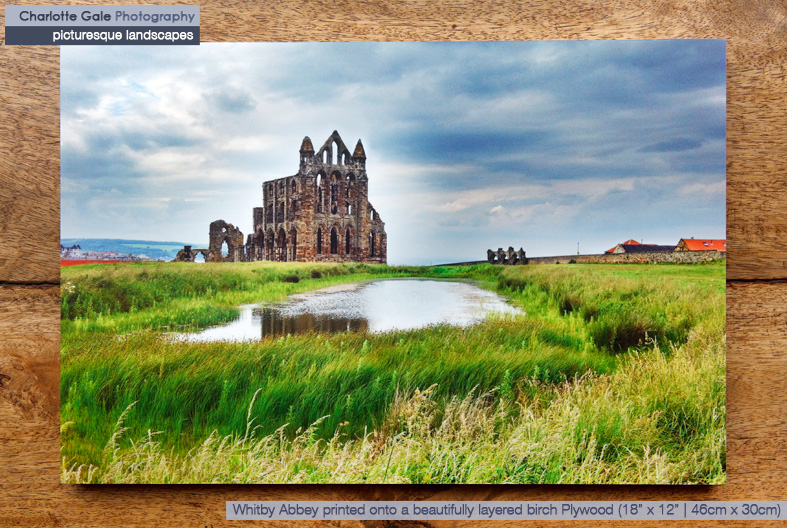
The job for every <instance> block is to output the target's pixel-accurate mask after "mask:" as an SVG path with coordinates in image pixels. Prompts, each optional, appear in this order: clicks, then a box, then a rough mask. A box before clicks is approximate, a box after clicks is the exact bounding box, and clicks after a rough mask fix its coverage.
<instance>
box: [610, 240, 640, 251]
mask: <svg viewBox="0 0 787 528" xmlns="http://www.w3.org/2000/svg"><path fill="white" fill-rule="evenodd" d="M639 245H640V243H639V242H637V241H636V240H634V239H631V240H626V241H625V242H621V243H620V244H618V245H617V246H615V247H613V248H611V249H608V250H606V251H605V252H604V253H614V252H615V250H616V249H617V248H618V246H639Z"/></svg>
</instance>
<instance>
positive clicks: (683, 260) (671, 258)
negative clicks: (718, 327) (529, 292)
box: [528, 251, 727, 264]
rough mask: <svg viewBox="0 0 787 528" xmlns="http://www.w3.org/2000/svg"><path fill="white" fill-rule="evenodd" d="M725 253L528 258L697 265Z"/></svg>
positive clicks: (531, 259) (535, 260)
mask: <svg viewBox="0 0 787 528" xmlns="http://www.w3.org/2000/svg"><path fill="white" fill-rule="evenodd" d="M726 258H727V252H726V251H654V252H651V253H604V254H601V255H564V256H557V257H528V263H529V264H568V263H570V262H572V261H573V262H576V263H577V264H661V263H666V262H670V263H675V264H697V263H699V262H711V261H713V260H720V259H726Z"/></svg>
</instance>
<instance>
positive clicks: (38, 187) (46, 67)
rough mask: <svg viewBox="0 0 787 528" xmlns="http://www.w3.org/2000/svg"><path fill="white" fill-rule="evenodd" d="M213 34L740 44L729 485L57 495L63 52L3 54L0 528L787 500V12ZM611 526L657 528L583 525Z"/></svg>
mask: <svg viewBox="0 0 787 528" xmlns="http://www.w3.org/2000/svg"><path fill="white" fill-rule="evenodd" d="M25 3H28V2H25ZM41 3H49V4H52V3H54V2H52V1H51V0H50V1H45V2H41ZM117 3H118V4H121V3H122V4H128V3H132V2H129V0H124V1H123V2H117ZM201 18H202V41H203V42H215V41H286V40H297V41H303V40H317V41H323V40H538V39H653V38H724V39H727V103H728V104H727V109H728V110H727V111H728V114H727V231H728V235H727V236H728V241H729V242H728V244H729V261H728V269H727V325H728V330H729V331H728V341H727V382H728V392H727V394H728V396H727V409H728V432H727V440H728V454H727V468H728V484H726V485H723V486H716V487H711V486H707V487H694V486H682V487H677V486H675V487H672V486H497V487H496V486H461V487H460V486H163V485H162V486H66V485H60V483H59V471H60V470H59V461H58V459H59V438H58V435H59V399H60V396H59V394H60V392H59V387H60V383H59V381H60V378H59V335H58V332H59V259H58V257H59V255H58V245H59V216H60V212H59V198H60V197H59V189H60V188H59V172H60V162H59V159H60V155H59V74H58V68H59V51H58V48H56V47H49V46H2V47H0V527H8V526H13V527H16V526H42V527H44V526H46V527H50V526H68V527H99V526H117V527H120V526H123V527H132V526H140V527H142V526H144V527H148V526H186V527H200V528H202V527H207V526H216V527H217V526H229V525H231V523H229V522H227V521H225V520H224V511H225V510H224V508H225V506H224V501H226V500H263V499H267V500H288V499H289V500H296V499H304V500H305V499H320V500H359V499H368V500H382V499H387V500H410V499H412V500H427V499H429V500H482V499H485V500H580V499H582V500H593V499H604V500H670V499H676V500H787V391H786V390H785V377H787V354H786V353H785V351H786V350H787V252H786V250H787V215H785V214H784V211H785V210H786V209H785V208H787V174H786V172H787V171H786V170H785V169H786V168H787V49H786V47H785V46H786V45H785V42H787V3H786V2H785V0H707V1H703V2H696V1H693V0H650V1H644V0H640V1H636V0H635V1H631V0H532V1H525V0H505V1H502V0H500V1H499V0H478V1H473V0H402V1H396V0H357V1H350V0H269V1H267V2H251V1H246V2H229V1H210V0H205V2H204V3H203V4H202V8H201ZM0 31H3V30H2V28H0ZM0 36H4V34H2V33H0ZM239 524H241V523H235V525H236V526H237V525H239ZM253 524H255V523H253V522H246V523H242V525H253ZM258 524H264V523H258ZM269 524H272V525H282V526H285V525H293V526H295V525H297V523H285V522H279V523H275V522H274V523H269ZM329 524H330V525H346V526H448V525H452V526H453V525H457V526H460V525H462V526H468V525H470V524H471V523H462V522H415V523H412V522H411V523H395V522H390V523H387V522H366V523H364V522H346V523H337V522H332V523H329ZM492 524H494V526H498V527H502V526H509V525H517V526H519V525H528V526H546V525H551V524H561V523H558V522H553V523H549V522H530V523H526V522H519V523H515V522H496V523H492ZM563 524H565V523H563ZM613 524H614V525H630V526H638V527H639V526H643V525H644V523H641V522H629V523H611V522H608V523H603V522H596V523H587V522H585V523H583V525H593V526H596V525H598V526H600V525H610V526H611V525H613ZM693 524H694V525H696V524H699V523H693ZM704 524H705V525H708V526H711V525H719V526H721V525H724V526H738V525H743V524H744V523H743V522H742V521H741V522H733V521H727V522H707V523H704ZM757 524H758V525H760V526H767V525H768V524H769V523H765V522H760V523H757ZM770 524H773V525H774V526H775V525H776V523H775V522H773V523H770Z"/></svg>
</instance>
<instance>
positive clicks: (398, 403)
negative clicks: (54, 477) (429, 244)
mask: <svg viewBox="0 0 787 528" xmlns="http://www.w3.org/2000/svg"><path fill="white" fill-rule="evenodd" d="M723 348H724V342H723V340H722V341H719V340H718V335H715V334H713V330H709V329H708V328H703V329H701V330H700V331H698V332H697V334H696V336H695V337H693V338H692V339H691V340H690V343H689V344H688V345H687V346H684V347H680V348H675V347H673V348H672V350H670V351H663V350H662V349H660V348H659V347H658V346H657V347H656V348H655V349H654V350H652V351H650V352H648V353H644V354H643V353H636V354H631V355H627V356H626V357H625V358H623V360H622V361H621V362H620V365H619V367H618V369H617V370H616V371H615V372H613V373H611V374H590V373H588V374H585V375H583V376H580V377H575V378H572V379H568V380H565V381H563V382H560V383H556V384H550V383H545V382H543V381H541V380H540V379H538V378H537V377H529V378H522V379H520V380H518V381H517V383H516V389H515V390H514V391H510V390H509V392H508V393H507V394H505V395H501V394H500V393H501V390H502V389H501V388H500V387H497V388H495V389H492V390H491V391H488V392H481V391H478V390H477V389H475V390H470V391H468V392H466V393H465V394H464V395H463V396H461V395H454V396H452V397H450V398H449V399H448V400H446V401H440V400H439V398H437V396H436V394H437V389H438V387H439V385H432V386H430V387H428V388H426V389H423V390H421V389H418V388H416V389H413V390H410V391H402V390H397V391H396V393H395V395H394V398H393V400H392V402H391V403H390V404H389V406H388V408H387V411H386V413H385V416H384V418H383V420H382V422H381V423H380V425H379V427H378V428H376V429H374V430H367V431H365V432H364V434H362V435H357V434H348V432H347V430H348V426H349V425H350V423H348V422H342V423H339V424H337V426H336V427H335V428H334V433H333V435H332V436H330V437H328V438H325V437H323V436H322V435H320V434H319V432H318V431H319V429H320V428H321V427H322V425H323V423H324V421H325V420H326V419H327V417H321V418H318V419H316V420H315V421H314V422H313V423H312V424H310V425H309V426H307V427H305V428H298V429H297V430H296V431H295V432H294V435H291V434H288V432H287V431H288V429H289V427H290V426H289V424H283V425H282V426H281V427H279V428H277V429H276V430H274V431H272V432H270V433H268V434H262V433H261V431H262V427H260V425H259V424H256V423H255V421H254V418H253V416H254V414H255V413H254V408H255V404H256V402H257V401H258V400H257V398H258V397H259V396H260V395H261V394H260V391H258V392H257V393H255V395H254V396H253V397H252V400H251V405H250V406H249V408H248V410H247V412H246V428H245V430H244V431H243V432H236V433H232V434H229V435H226V436H222V435H221V434H219V433H218V431H214V432H212V433H210V434H208V435H207V436H205V437H203V439H202V441H201V442H199V443H198V444H197V445H195V447H193V448H192V449H191V450H190V451H188V452H187V453H180V452H177V451H173V450H171V449H167V448H166V447H165V442H163V441H162V435H160V434H158V433H151V432H149V431H148V432H147V433H146V434H144V435H142V436H141V437H139V438H138V441H137V442H134V443H133V444H132V447H131V448H129V449H125V450H122V449H119V448H118V442H117V440H118V438H119V437H121V436H122V435H125V434H128V433H127V431H128V429H127V428H126V427H125V420H128V419H130V418H131V417H133V414H134V413H135V412H137V410H138V406H134V407H133V408H132V405H133V404H132V405H129V406H128V407H127V408H126V410H124V411H123V412H122V413H121V415H120V417H119V419H118V421H117V423H116V424H115V426H114V429H113V431H112V434H111V435H110V436H109V438H110V440H109V442H108V443H107V445H106V447H105V448H104V450H103V451H102V458H101V460H100V461H99V463H98V464H97V465H78V464H75V463H70V464H69V462H68V461H67V459H66V458H65V457H64V459H63V464H62V480H63V482H101V483H121V482H123V483H153V482H157V483H162V482H163V483H168V482H184V483H185V482H212V483H229V482H236V483H237V482H240V483H267V482H271V483H314V482H334V483H553V484H554V483H563V484H567V483H577V484H588V483H607V484H626V483H639V484H644V483H651V484H688V483H707V484H721V483H724V482H725V478H726V476H725V475H726V473H725V463H726V462H725V435H724V430H725V429H724V422H725V409H724V404H725V390H724V350H723ZM667 352H668V353H667ZM676 372H680V373H682V374H681V375H680V376H676V375H675V373H676ZM530 394H536V395H537V397H533V396H531V395H530ZM65 434H68V428H67V429H66V433H65Z"/></svg>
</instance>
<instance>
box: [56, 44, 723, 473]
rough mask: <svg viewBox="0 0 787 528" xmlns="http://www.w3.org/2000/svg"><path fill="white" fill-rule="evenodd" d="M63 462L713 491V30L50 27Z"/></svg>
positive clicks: (718, 176)
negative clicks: (332, 38) (417, 32)
mask: <svg viewBox="0 0 787 528" xmlns="http://www.w3.org/2000/svg"><path fill="white" fill-rule="evenodd" d="M60 117H61V247H60V258H61V429H60V441H61V453H60V455H61V471H60V474H61V482H62V483H72V484H88V483H90V484H123V483H130V484H131V483H133V484H138V483H145V484H151V483H153V484H155V483H161V484H176V483H250V484H255V483H281V484H288V483H297V484H301V483H322V484H344V483H348V484H506V483H518V484H703V485H708V484H723V483H725V481H726V407H725V401H726V381H725V358H726V315H725V276H726V255H727V241H726V167H725V157H726V58H725V41H723V40H650V41H592V42H590V41H560V42H558V41H555V42H535V41H533V42H376V43H249V44H232V43H221V44H220V43H208V44H201V45H200V46H160V47H158V46H157V47H153V46H150V47H148V46H139V47H134V46H64V47H63V48H62V49H61V116H60Z"/></svg>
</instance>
